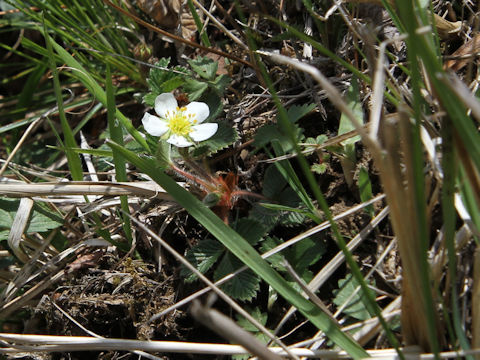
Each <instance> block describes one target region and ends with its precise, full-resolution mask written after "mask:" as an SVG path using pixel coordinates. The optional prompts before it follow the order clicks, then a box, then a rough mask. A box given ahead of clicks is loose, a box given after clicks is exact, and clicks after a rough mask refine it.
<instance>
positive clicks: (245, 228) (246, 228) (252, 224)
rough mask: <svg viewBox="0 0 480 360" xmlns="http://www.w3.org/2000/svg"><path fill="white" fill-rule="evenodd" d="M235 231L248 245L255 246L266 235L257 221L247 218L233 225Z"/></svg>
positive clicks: (265, 231)
mask: <svg viewBox="0 0 480 360" xmlns="http://www.w3.org/2000/svg"><path fill="white" fill-rule="evenodd" d="M235 230H236V231H237V232H238V233H239V234H240V235H241V236H242V237H243V238H244V239H245V240H247V241H248V242H249V243H250V245H255V244H257V243H258V242H259V241H260V239H261V238H262V237H264V236H265V234H266V233H267V230H266V229H265V228H264V227H263V226H262V225H261V224H260V223H259V222H258V221H256V220H254V219H248V218H243V219H240V220H238V221H237V223H236V224H235Z"/></svg>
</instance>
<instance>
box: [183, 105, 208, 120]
mask: <svg viewBox="0 0 480 360" xmlns="http://www.w3.org/2000/svg"><path fill="white" fill-rule="evenodd" d="M186 108H187V110H185V114H186V115H189V114H192V115H193V119H194V120H197V122H196V123H197V124H200V123H201V122H203V121H205V119H206V118H207V117H208V115H210V109H209V108H208V105H207V104H205V103H203V102H197V101H193V102H191V103H190V104H188V105H187V106H186Z"/></svg>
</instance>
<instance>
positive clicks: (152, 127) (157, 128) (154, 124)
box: [142, 113, 168, 136]
mask: <svg viewBox="0 0 480 360" xmlns="http://www.w3.org/2000/svg"><path fill="white" fill-rule="evenodd" d="M142 124H143V127H144V128H145V131H146V132H148V133H149V134H150V135H153V136H162V135H163V134H165V133H166V132H167V131H168V127H167V123H166V122H165V121H163V120H162V119H160V118H159V117H157V116H154V115H150V114H149V113H145V115H143V118H142Z"/></svg>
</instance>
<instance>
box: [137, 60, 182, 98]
mask: <svg viewBox="0 0 480 360" xmlns="http://www.w3.org/2000/svg"><path fill="white" fill-rule="evenodd" d="M169 64H170V58H162V59H160V60H159V61H158V62H157V63H156V64H155V66H157V67H153V68H151V69H150V73H149V76H148V78H147V84H148V86H149V87H150V93H148V94H146V95H145V97H144V99H143V101H144V102H145V104H147V105H149V106H153V105H154V104H155V98H156V97H157V96H158V95H160V94H162V93H167V92H171V91H173V90H175V89H176V88H178V87H180V86H181V85H182V84H183V83H184V82H185V79H186V78H185V76H186V75H188V74H189V71H188V69H186V68H184V67H182V66H175V67H173V68H171V69H170V68H168V65H169Z"/></svg>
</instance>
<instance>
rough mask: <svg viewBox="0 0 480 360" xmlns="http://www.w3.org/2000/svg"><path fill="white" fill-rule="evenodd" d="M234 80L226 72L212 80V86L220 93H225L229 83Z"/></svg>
mask: <svg viewBox="0 0 480 360" xmlns="http://www.w3.org/2000/svg"><path fill="white" fill-rule="evenodd" d="M231 82H232V79H231V78H230V77H228V76H227V75H225V74H222V75H220V76H217V77H216V78H215V80H214V81H213V82H212V87H213V88H214V89H215V91H216V92H217V93H218V94H219V95H223V93H224V92H225V89H226V88H227V86H228V84H230V83H231Z"/></svg>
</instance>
